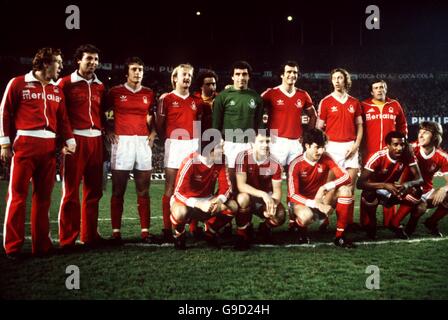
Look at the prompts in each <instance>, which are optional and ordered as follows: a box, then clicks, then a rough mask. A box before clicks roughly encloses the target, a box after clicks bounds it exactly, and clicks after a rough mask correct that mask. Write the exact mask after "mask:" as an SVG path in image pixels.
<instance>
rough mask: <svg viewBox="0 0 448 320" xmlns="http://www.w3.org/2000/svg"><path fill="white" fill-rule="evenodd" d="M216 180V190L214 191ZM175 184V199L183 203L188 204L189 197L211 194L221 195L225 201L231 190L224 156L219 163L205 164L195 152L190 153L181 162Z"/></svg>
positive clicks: (204, 196)
mask: <svg viewBox="0 0 448 320" xmlns="http://www.w3.org/2000/svg"><path fill="white" fill-rule="evenodd" d="M216 182H218V191H216V192H215V185H216ZM175 186H176V187H175V190H174V197H175V199H176V200H177V201H179V202H181V203H183V204H185V205H188V199H189V198H206V197H210V196H212V195H217V196H218V197H221V198H222V200H223V202H225V201H227V199H228V198H229V196H230V194H231V192H232V186H231V183H230V179H229V175H228V172H227V169H226V166H225V162H224V158H223V159H222V163H221V164H216V163H214V164H211V165H210V166H207V165H206V164H204V163H203V162H202V161H201V156H200V155H199V154H198V153H197V152H194V153H192V154H190V155H189V156H188V157H186V158H185V159H184V161H183V162H182V164H181V166H180V168H179V171H178V172H177V176H176V183H175ZM224 200H225V201H224Z"/></svg>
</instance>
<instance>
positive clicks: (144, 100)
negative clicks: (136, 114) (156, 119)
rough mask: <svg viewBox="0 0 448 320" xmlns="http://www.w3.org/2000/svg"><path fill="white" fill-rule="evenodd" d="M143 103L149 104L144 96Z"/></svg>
mask: <svg viewBox="0 0 448 320" xmlns="http://www.w3.org/2000/svg"><path fill="white" fill-rule="evenodd" d="M143 103H144V104H148V97H146V96H143Z"/></svg>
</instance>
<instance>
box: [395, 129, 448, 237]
mask: <svg viewBox="0 0 448 320" xmlns="http://www.w3.org/2000/svg"><path fill="white" fill-rule="evenodd" d="M442 135H443V130H442V126H441V125H440V124H439V123H437V122H430V121H424V122H422V123H420V125H419V132H418V143H415V144H413V145H412V147H413V151H414V154H415V157H416V158H417V163H418V166H419V168H420V170H421V173H422V177H423V180H424V183H423V185H422V189H423V196H422V202H421V203H419V205H418V206H417V207H415V206H414V207H413V208H410V209H409V210H407V211H403V212H402V214H401V215H399V214H397V215H396V217H395V218H394V220H393V221H392V222H393V224H394V225H399V224H400V222H401V221H402V220H403V218H404V217H405V216H406V214H407V213H409V211H411V210H412V211H411V217H410V219H409V221H408V223H407V225H406V229H405V230H406V233H407V234H408V235H411V234H412V233H414V232H415V228H416V226H417V223H418V220H419V218H420V217H421V216H422V215H423V214H424V213H425V212H426V210H427V209H428V208H437V209H436V210H435V211H434V213H433V215H432V216H431V217H429V218H428V219H426V221H425V222H424V225H425V226H426V228H428V230H429V232H430V233H431V234H432V235H435V236H439V237H442V236H443V235H442V233H441V232H440V231H439V228H438V227H437V224H438V222H439V221H440V220H441V219H442V218H443V217H444V216H446V215H447V213H448V197H447V191H448V155H447V154H446V153H445V152H444V151H443V150H442V149H440V148H439V146H440V144H441V143H442ZM437 171H439V172H441V173H442V175H443V176H444V178H445V186H443V187H441V188H438V189H437V188H434V186H433V183H432V180H433V177H434V174H435V173H436V172H437ZM409 174H410V171H409V170H405V172H404V174H403V179H407V176H408V175H409Z"/></svg>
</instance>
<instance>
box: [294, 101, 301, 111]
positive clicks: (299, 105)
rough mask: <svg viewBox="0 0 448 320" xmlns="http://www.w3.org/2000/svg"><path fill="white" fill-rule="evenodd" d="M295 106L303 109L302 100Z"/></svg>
mask: <svg viewBox="0 0 448 320" xmlns="http://www.w3.org/2000/svg"><path fill="white" fill-rule="evenodd" d="M295 106H296V107H297V108H299V109H300V108H302V100H300V99H297V101H296V103H295Z"/></svg>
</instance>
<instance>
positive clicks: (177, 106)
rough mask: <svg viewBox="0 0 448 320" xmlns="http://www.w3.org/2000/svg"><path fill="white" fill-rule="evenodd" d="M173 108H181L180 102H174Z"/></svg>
mask: <svg viewBox="0 0 448 320" xmlns="http://www.w3.org/2000/svg"><path fill="white" fill-rule="evenodd" d="M171 106H172V107H173V108H179V102H177V101H173V103H172V104H171Z"/></svg>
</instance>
